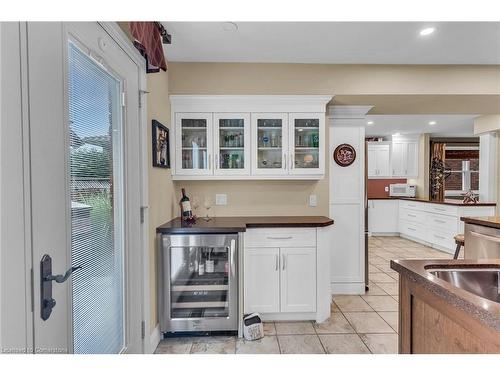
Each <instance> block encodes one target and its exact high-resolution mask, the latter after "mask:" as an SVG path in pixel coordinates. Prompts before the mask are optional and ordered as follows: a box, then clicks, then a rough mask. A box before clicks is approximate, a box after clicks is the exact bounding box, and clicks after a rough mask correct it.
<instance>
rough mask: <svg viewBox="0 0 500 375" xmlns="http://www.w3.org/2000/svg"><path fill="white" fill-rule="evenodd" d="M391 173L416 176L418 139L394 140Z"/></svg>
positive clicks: (399, 175)
mask: <svg viewBox="0 0 500 375" xmlns="http://www.w3.org/2000/svg"><path fill="white" fill-rule="evenodd" d="M392 175H393V176H394V177H417V176H418V141H411V140H410V141H400V140H398V141H394V142H393V144H392Z"/></svg>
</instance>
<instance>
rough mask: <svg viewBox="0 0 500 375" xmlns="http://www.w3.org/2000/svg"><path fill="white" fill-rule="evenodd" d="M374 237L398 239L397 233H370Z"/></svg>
mask: <svg viewBox="0 0 500 375" xmlns="http://www.w3.org/2000/svg"><path fill="white" fill-rule="evenodd" d="M371 235H372V236H375V237H399V232H380V233H379V232H371Z"/></svg>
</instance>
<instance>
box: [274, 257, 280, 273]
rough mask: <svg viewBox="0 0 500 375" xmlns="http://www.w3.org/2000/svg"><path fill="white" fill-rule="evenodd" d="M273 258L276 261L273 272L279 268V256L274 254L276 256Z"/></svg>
mask: <svg viewBox="0 0 500 375" xmlns="http://www.w3.org/2000/svg"><path fill="white" fill-rule="evenodd" d="M274 258H275V260H276V267H275V271H278V269H279V267H280V266H279V263H280V261H279V256H278V254H276V255H275V256H274Z"/></svg>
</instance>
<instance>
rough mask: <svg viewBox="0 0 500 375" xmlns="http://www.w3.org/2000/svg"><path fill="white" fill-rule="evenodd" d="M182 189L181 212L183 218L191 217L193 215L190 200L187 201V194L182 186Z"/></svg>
mask: <svg viewBox="0 0 500 375" xmlns="http://www.w3.org/2000/svg"><path fill="white" fill-rule="evenodd" d="M181 190H182V198H181V202H180V204H181V212H182V218H183V219H191V218H192V217H193V212H192V211H191V202H190V201H189V198H188V196H187V195H186V190H185V189H184V188H182V189H181Z"/></svg>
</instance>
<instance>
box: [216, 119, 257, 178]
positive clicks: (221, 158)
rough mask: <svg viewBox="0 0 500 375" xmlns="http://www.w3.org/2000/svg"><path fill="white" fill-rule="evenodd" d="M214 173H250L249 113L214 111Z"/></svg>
mask: <svg viewBox="0 0 500 375" xmlns="http://www.w3.org/2000/svg"><path fill="white" fill-rule="evenodd" d="M213 118H214V126H213V127H214V150H215V151H214V152H215V154H214V161H215V162H214V175H216V176H217V175H220V176H247V175H249V174H250V163H251V162H250V114H249V113H214V115H213Z"/></svg>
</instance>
